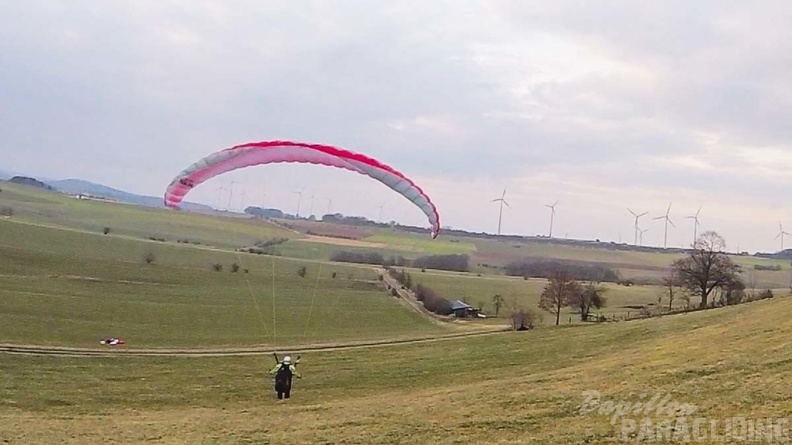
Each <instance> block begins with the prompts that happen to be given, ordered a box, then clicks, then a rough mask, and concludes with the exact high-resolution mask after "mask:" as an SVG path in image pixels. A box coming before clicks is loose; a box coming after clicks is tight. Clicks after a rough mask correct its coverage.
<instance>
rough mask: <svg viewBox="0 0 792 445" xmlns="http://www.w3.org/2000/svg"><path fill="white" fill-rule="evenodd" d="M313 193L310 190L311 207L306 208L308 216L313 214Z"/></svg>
mask: <svg viewBox="0 0 792 445" xmlns="http://www.w3.org/2000/svg"><path fill="white" fill-rule="evenodd" d="M313 204H314V194H313V192H311V207H310V208H309V209H308V217H311V215H313Z"/></svg>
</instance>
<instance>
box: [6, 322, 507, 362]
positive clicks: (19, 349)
mask: <svg viewBox="0 0 792 445" xmlns="http://www.w3.org/2000/svg"><path fill="white" fill-rule="evenodd" d="M507 330H509V329H508V328H503V327H493V329H492V330H487V331H477V332H465V333H459V334H449V335H443V336H438V337H426V338H413V339H403V340H382V341H372V342H365V343H345V344H326V345H307V346H286V347H279V348H277V351H276V350H275V349H272V348H269V347H267V348H255V347H251V348H223V349H135V348H127V347H126V346H107V347H106V348H98V349H92V348H70V347H56V346H39V345H13V344H0V353H6V354H21V355H48V356H59V357H118V356H125V357H154V356H156V357H228V356H251V355H270V354H272V353H273V352H278V351H289V352H290V353H292V354H299V353H306V352H322V351H343V350H350V349H364V348H376V347H385V346H394V345H403V344H415V343H429V342H437V341H443V340H453V339H455V338H461V337H477V336H482V335H494V334H498V333H503V332H506V331H507Z"/></svg>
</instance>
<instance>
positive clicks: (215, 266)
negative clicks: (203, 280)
mask: <svg viewBox="0 0 792 445" xmlns="http://www.w3.org/2000/svg"><path fill="white" fill-rule="evenodd" d="M212 269H214V271H215V272H220V271H221V270H223V265H222V264H220V263H214V264H212Z"/></svg>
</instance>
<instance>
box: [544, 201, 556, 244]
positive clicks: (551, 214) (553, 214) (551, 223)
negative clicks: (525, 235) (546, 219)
mask: <svg viewBox="0 0 792 445" xmlns="http://www.w3.org/2000/svg"><path fill="white" fill-rule="evenodd" d="M557 205H558V201H556V202H555V204H553V205H550V204H545V207H548V208H550V238H552V237H553V218H554V217H555V207H556V206H557Z"/></svg>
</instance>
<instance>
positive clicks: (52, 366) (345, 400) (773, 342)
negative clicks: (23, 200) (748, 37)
mask: <svg viewBox="0 0 792 445" xmlns="http://www.w3.org/2000/svg"><path fill="white" fill-rule="evenodd" d="M790 311H792V299H788V298H785V299H776V300H769V301H763V302H756V303H751V304H746V305H742V306H735V307H731V308H725V309H715V310H710V311H706V312H700V313H692V314H686V315H679V316H672V317H666V318H662V319H654V320H644V321H635V322H626V323H616V324H610V325H597V326H587V327H570V328H560V329H539V330H536V331H531V332H527V333H508V334H498V335H494V336H487V337H480V338H468V339H454V340H443V341H437V342H430V343H424V344H415V345H399V346H387V347H376V348H362V349H351V350H340V351H327V352H312V353H306V354H303V356H302V360H301V364H300V368H301V369H302V373H303V378H302V379H300V380H298V381H297V383H296V389H295V392H294V396H293V398H292V399H291V400H290V401H288V403H277V401H276V400H274V397H273V396H272V394H270V390H269V379H268V378H267V377H266V376H265V374H264V372H265V370H266V367H267V366H269V365H268V364H269V363H271V358H269V357H259V356H254V357H222V358H211V357H207V358H167V357H159V358H150V357H124V358H122V357H121V354H119V357H118V358H87V359H86V358H68V357H57V358H55V357H25V356H15V357H14V358H13V359H11V360H3V361H0V375H4V376H13V377H12V378H11V379H10V380H6V383H5V385H4V387H5V396H4V398H3V399H0V415H2V416H3V419H4V422H2V424H0V437H3V438H6V439H8V440H10V442H11V443H16V442H17V441H20V442H30V441H35V442H36V443H85V442H96V443H106V442H108V441H111V440H112V441H122V442H142V441H145V440H152V438H156V440H157V441H158V442H161V443H193V442H201V443H220V442H223V443H228V442H234V443H278V444H303V443H361V444H362V443H366V444H371V443H437V444H454V443H480V444H496V443H530V444H532V443H537V444H538V443H554V444H580V443H614V442H623V441H625V440H626V441H629V442H633V443H647V442H650V440H648V439H646V437H647V436H646V435H647V434H648V433H649V432H650V433H652V434H653V435H655V434H661V435H662V434H671V432H672V431H673V430H670V429H669V427H668V426H667V425H669V424H670V425H676V430H677V431H678V432H679V433H681V434H684V433H685V432H687V434H688V436H689V437H699V440H698V441H696V442H693V443H714V442H718V441H720V440H719V439H718V437H719V438H720V439H723V438H724V436H725V435H726V434H732V433H734V434H742V435H743V436H742V437H747V435H748V434H749V433H748V432H747V429H746V430H743V431H742V432H740V430H734V429H733V430H730V429H729V428H730V425H731V424H732V422H734V419H735V418H737V419H738V421H737V422H738V423H737V424H736V425H739V424H740V423H739V422H742V424H744V425H746V428H747V425H748V422H750V424H751V425H752V431H751V433H750V434H753V435H754V436H755V434H756V431H757V428H758V430H759V431H760V432H766V429H765V428H764V427H763V426H761V425H764V424H765V423H766V422H768V420H769V421H770V422H775V421H776V420H778V419H782V420H788V419H787V417H786V416H788V414H789V402H788V396H787V394H788V382H789V380H790V379H792V362H791V361H790V360H789V357H790V356H792V344H790V343H789V342H785V341H781V339H784V338H788V337H789V336H792V319H790V317H788V316H787V315H786V314H788V313H789V312H790ZM440 357H442V360H440V359H439V358H440ZM268 359H269V360H268ZM592 394H596V395H597V396H598V398H599V401H600V403H601V404H600V405H595V406H594V407H593V408H594V410H591V408H592V406H591V405H588V404H585V402H586V400H587V397H588V398H591V397H592ZM642 394H643V397H642V396H641V395H642ZM651 398H655V402H654V404H653V406H655V407H659V406H666V407H670V406H677V407H679V406H680V404H685V406H686V407H689V408H690V410H688V411H687V412H682V411H680V410H677V411H674V410H673V409H672V410H670V411H669V410H665V409H663V410H658V409H652V410H645V411H639V412H638V413H637V414H626V415H622V416H614V413H613V411H612V409H611V410H610V411H607V410H606V411H602V412H598V411H597V408H599V407H602V406H605V407H606V408H607V403H608V402H609V403H611V406H613V405H612V404H615V403H630V404H631V406H635V405H634V404H635V403H638V402H641V401H643V402H644V403H646V402H648V401H649V400H650V399H651ZM662 400H665V402H662ZM658 401H661V402H658ZM119 411H123V412H124V415H123V416H118V417H116V418H113V420H112V421H106V420H101V421H97V416H98V418H100V419H106V418H105V417H104V416H106V415H107V413H114V412H119ZM669 412H670V413H671V414H670V415H669ZM64 416H68V418H65V417H64ZM262 419H266V420H262ZM696 419H701V420H700V421H697V420H696ZM701 421H703V422H704V424H705V425H707V426H711V425H714V426H713V427H712V429H710V428H705V429H703V430H702V429H701V428H699V429H697V430H692V428H693V426H694V422H701ZM664 422H666V423H664ZM757 422H760V423H761V425H759V426H758V427H757ZM641 425H644V429H643V430H639V426H641ZM664 425H666V426H664ZM787 425H788V424H787ZM67 431H68V432H67ZM713 433H714V434H716V435H717V437H715V438H713V436H712V434H713ZM771 433H772V429H771ZM640 434H642V435H643V440H641V439H640V437H641V436H640ZM694 434H698V436H693V435H694ZM701 434H706V436H705V437H702V436H701ZM754 436H751V437H752V439H753V437H754ZM231 437H232V439H229V438H231ZM661 437H663V436H661ZM669 437H670V436H669ZM765 437H766V436H765ZM221 438H222V439H221ZM707 438H709V439H711V440H703V439H707ZM751 441H753V440H751ZM667 442H675V443H684V440H682V439H679V440H676V441H671V440H670V439H668V440H663V443H667ZM691 442H692V439H691V440H690V441H688V443H691ZM767 442H769V441H766V442H765V443H767ZM737 443H739V441H738V442H737Z"/></svg>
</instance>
